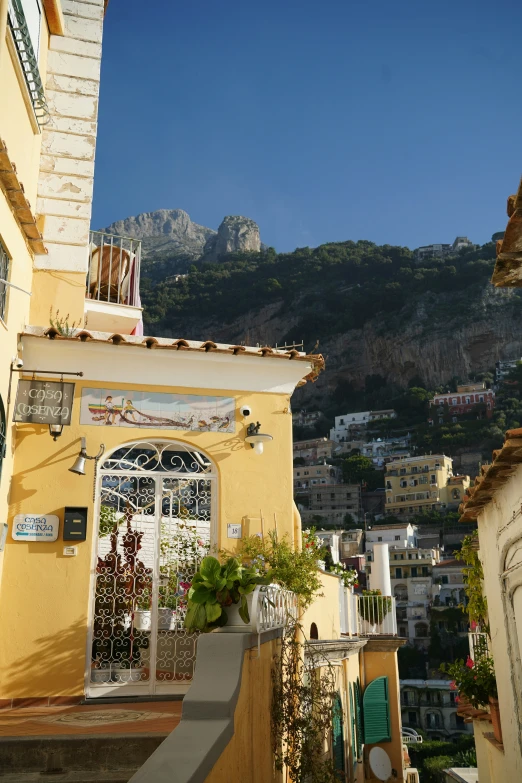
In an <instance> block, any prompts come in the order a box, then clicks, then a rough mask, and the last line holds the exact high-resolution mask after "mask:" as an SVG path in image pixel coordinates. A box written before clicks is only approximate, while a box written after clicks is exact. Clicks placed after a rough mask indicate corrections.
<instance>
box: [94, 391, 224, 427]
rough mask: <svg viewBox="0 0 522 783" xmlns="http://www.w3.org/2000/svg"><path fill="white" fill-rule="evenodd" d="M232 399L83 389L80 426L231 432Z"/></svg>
mask: <svg viewBox="0 0 522 783" xmlns="http://www.w3.org/2000/svg"><path fill="white" fill-rule="evenodd" d="M234 415H235V403H234V399H233V398H232V397H204V396H196V395H194V394H159V393H154V392H145V391H130V390H129V389H83V391H82V402H81V411H80V424H95V425H98V426H102V427H103V426H106V427H107V426H112V427H131V428H132V429H143V428H147V429H154V430H192V431H196V432H234V430H235V418H234Z"/></svg>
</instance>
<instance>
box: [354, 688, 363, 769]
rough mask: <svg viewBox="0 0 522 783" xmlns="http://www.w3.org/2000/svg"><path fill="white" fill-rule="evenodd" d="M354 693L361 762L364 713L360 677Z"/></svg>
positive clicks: (358, 755) (358, 757) (358, 751)
mask: <svg viewBox="0 0 522 783" xmlns="http://www.w3.org/2000/svg"><path fill="white" fill-rule="evenodd" d="M354 693H355V723H356V726H357V761H360V760H361V759H362V750H363V713H362V696H361V685H360V683H359V678H358V677H357V682H356V683H355V685H354Z"/></svg>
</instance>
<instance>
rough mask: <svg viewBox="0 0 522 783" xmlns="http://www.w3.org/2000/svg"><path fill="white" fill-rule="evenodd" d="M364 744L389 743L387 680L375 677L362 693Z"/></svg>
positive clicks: (389, 725) (389, 722) (389, 723)
mask: <svg viewBox="0 0 522 783" xmlns="http://www.w3.org/2000/svg"><path fill="white" fill-rule="evenodd" d="M363 712H364V742H365V743H366V744H367V745H371V744H373V743H374V742H390V741H391V721H390V699H389V695H388V678H387V677H377V679H376V680H374V681H373V682H371V683H370V684H369V685H368V687H367V688H366V690H365V691H364V699H363Z"/></svg>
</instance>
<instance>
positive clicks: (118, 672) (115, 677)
mask: <svg viewBox="0 0 522 783" xmlns="http://www.w3.org/2000/svg"><path fill="white" fill-rule="evenodd" d="M142 671H143V669H142V668H141V667H138V668H132V669H123V668H122V667H120V666H115V665H114V664H113V665H112V666H111V678H110V681H111V682H115V683H122V684H123V683H126V682H139V681H140V680H141V674H142Z"/></svg>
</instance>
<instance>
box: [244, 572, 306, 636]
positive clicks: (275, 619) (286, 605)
mask: <svg viewBox="0 0 522 783" xmlns="http://www.w3.org/2000/svg"><path fill="white" fill-rule="evenodd" d="M298 614H299V604H298V600H297V595H296V594H295V593H293V592H292V591H291V590H283V589H282V588H281V587H279V585H276V584H272V585H260V586H258V587H256V589H255V590H254V597H253V600H252V616H251V621H252V628H253V631H254V633H261V632H262V631H270V630H271V629H272V628H283V627H285V626H289V625H290V626H292V625H295V623H296V622H297V618H298Z"/></svg>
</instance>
